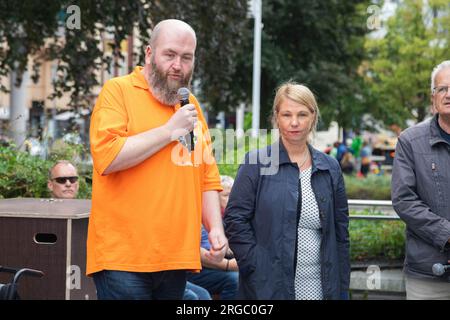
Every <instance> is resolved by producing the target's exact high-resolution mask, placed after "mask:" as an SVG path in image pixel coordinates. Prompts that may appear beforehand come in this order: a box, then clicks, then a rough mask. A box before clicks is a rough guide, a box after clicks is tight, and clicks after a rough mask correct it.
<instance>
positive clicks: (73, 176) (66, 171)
mask: <svg viewBox="0 0 450 320" xmlns="http://www.w3.org/2000/svg"><path fill="white" fill-rule="evenodd" d="M47 187H48V189H49V190H50V194H51V197H52V198H55V199H75V198H76V197H77V194H78V188H79V187H80V185H79V183H78V172H77V168H75V166H74V165H73V164H72V163H70V162H69V161H67V160H59V161H57V162H56V163H55V164H54V165H53V167H51V168H50V170H49V173H48V181H47Z"/></svg>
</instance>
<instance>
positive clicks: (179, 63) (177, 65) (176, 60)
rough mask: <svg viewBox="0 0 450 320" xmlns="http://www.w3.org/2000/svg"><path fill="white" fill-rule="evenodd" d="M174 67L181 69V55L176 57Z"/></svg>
mask: <svg viewBox="0 0 450 320" xmlns="http://www.w3.org/2000/svg"><path fill="white" fill-rule="evenodd" d="M172 68H173V69H175V70H180V69H181V57H176V58H175V60H174V62H173V64H172Z"/></svg>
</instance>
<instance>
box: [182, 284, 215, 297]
mask: <svg viewBox="0 0 450 320" xmlns="http://www.w3.org/2000/svg"><path fill="white" fill-rule="evenodd" d="M183 300H212V298H211V295H210V294H209V292H208V290H206V289H205V288H202V287H200V286H197V285H195V284H193V283H192V282H189V281H186V289H185V290H184V294H183Z"/></svg>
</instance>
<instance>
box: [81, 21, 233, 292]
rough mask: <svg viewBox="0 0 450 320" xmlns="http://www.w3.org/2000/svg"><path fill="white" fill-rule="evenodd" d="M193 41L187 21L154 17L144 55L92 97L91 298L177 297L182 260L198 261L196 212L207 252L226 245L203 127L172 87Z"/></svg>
mask: <svg viewBox="0 0 450 320" xmlns="http://www.w3.org/2000/svg"><path fill="white" fill-rule="evenodd" d="M196 45H197V40H196V35H195V32H194V30H193V29H192V28H191V27H190V26H189V25H188V24H186V23H185V22H183V21H180V20H173V19H171V20H164V21H162V22H160V23H158V24H157V25H156V26H155V28H154V29H153V31H152V34H151V40H150V43H149V45H148V46H146V48H145V65H144V66H143V67H140V66H138V67H136V68H135V70H134V71H133V72H132V73H131V74H129V75H127V76H123V77H118V78H113V79H111V80H109V81H107V82H106V83H105V85H104V86H103V88H102V91H101V93H100V95H99V97H98V99H97V102H96V105H95V107H94V110H93V113H92V118H91V128H90V140H91V153H92V158H93V163H94V170H93V190H92V210H91V216H90V219H89V232H88V243H87V248H88V251H87V274H88V275H92V276H93V277H94V281H95V284H96V287H97V295H98V298H99V299H181V298H182V297H183V292H184V288H185V285H186V270H190V271H196V270H200V269H201V263H200V247H199V243H200V230H201V224H202V222H203V224H204V225H205V227H206V229H207V230H208V231H209V240H210V242H211V244H212V246H211V249H210V250H209V252H208V258H209V259H211V261H222V259H223V257H224V255H225V253H226V251H227V248H228V241H227V239H226V237H225V235H224V231H223V225H222V220H221V214H220V205H219V195H218V192H219V191H221V190H222V187H221V184H220V176H219V172H218V169H217V165H216V163H215V161H214V158H213V157H212V154H211V145H210V144H211V141H210V138H209V134H208V127H207V125H206V122H205V119H204V117H203V115H202V112H201V109H200V105H199V103H198V101H197V100H196V98H195V97H194V96H193V95H190V96H189V103H188V104H186V105H184V106H180V103H179V101H180V97H179V96H178V95H177V92H178V89H179V88H181V87H187V88H189V86H190V83H191V78H192V72H193V69H194V61H195V49H196ZM190 132H194V134H195V148H194V150H190V148H188V146H187V145H186V144H185V140H183V137H185V136H186V135H188V134H189V133H190ZM199 155H200V156H199Z"/></svg>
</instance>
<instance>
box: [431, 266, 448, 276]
mask: <svg viewBox="0 0 450 320" xmlns="http://www.w3.org/2000/svg"><path fill="white" fill-rule="evenodd" d="M447 270H450V264H442V263H435V264H433V273H434V275H436V276H439V277H440V276H442V275H443V274H444V273H446V272H447Z"/></svg>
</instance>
